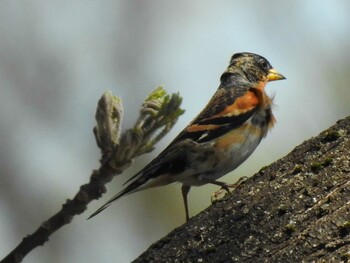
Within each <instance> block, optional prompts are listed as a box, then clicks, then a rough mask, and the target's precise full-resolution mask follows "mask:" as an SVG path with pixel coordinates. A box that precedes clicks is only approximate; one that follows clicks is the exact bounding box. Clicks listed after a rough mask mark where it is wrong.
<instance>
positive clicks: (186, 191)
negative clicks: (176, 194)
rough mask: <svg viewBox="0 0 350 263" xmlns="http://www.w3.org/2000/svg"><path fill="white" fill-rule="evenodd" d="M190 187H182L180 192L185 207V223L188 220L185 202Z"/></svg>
mask: <svg viewBox="0 0 350 263" xmlns="http://www.w3.org/2000/svg"><path fill="white" fill-rule="evenodd" d="M190 189H191V186H189V185H184V184H183V185H182V187H181V191H182V198H183V200H184V205H185V212H186V222H188V220H189V219H190V216H189V213H188V202H187V194H188V192H189V191H190Z"/></svg>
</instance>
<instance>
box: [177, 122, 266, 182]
mask: <svg viewBox="0 0 350 263" xmlns="http://www.w3.org/2000/svg"><path fill="white" fill-rule="evenodd" d="M266 132H267V127H266V129H265V127H264V128H262V127H260V126H256V125H253V124H252V123H251V122H246V123H245V124H243V125H242V126H241V127H240V128H238V129H235V130H233V131H231V132H229V133H227V134H225V135H223V136H222V137H220V138H219V139H218V140H217V141H216V142H215V143H214V144H213V143H211V145H210V147H209V145H208V149H209V148H210V149H211V151H209V150H203V149H201V153H202V155H206V160H204V161H203V162H199V161H197V160H195V158H193V160H192V162H191V163H192V165H191V169H189V170H187V172H188V173H186V175H184V176H181V177H182V178H178V179H179V180H178V181H181V182H182V183H184V184H187V185H192V186H195V185H196V186H199V185H203V184H205V182H203V181H204V180H203V181H202V180H201V178H208V179H210V180H217V179H218V178H220V177H222V176H224V175H225V174H227V173H229V172H231V171H233V170H234V169H236V168H237V167H238V166H239V165H241V164H242V163H243V162H244V161H245V160H246V159H247V158H248V157H249V156H250V155H251V154H252V153H253V152H254V150H255V149H256V147H257V146H258V145H259V143H260V141H261V140H262V138H263V137H264V136H265V134H266ZM206 151H207V152H206ZM181 179H182V180H181Z"/></svg>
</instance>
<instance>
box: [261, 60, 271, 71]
mask: <svg viewBox="0 0 350 263" xmlns="http://www.w3.org/2000/svg"><path fill="white" fill-rule="evenodd" d="M260 65H261V66H262V68H263V69H266V70H267V69H269V67H270V64H269V62H267V61H266V60H265V59H261V60H260Z"/></svg>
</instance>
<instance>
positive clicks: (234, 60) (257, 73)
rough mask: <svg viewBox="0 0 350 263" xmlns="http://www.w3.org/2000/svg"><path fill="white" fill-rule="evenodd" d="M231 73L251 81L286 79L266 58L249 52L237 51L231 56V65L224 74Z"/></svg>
mask: <svg viewBox="0 0 350 263" xmlns="http://www.w3.org/2000/svg"><path fill="white" fill-rule="evenodd" d="M230 73H231V74H238V75H237V76H239V77H241V78H243V79H242V80H244V81H248V82H250V83H257V82H261V81H273V80H281V79H285V77H284V76H283V75H281V74H279V73H278V72H277V71H276V70H274V69H273V67H272V66H271V64H270V63H269V62H268V61H267V59H266V58H264V57H262V56H260V55H257V54H253V53H248V52H244V53H236V54H234V55H233V56H232V57H231V61H230V65H229V66H228V68H227V70H226V72H225V73H224V75H225V74H230ZM224 75H223V76H222V77H224Z"/></svg>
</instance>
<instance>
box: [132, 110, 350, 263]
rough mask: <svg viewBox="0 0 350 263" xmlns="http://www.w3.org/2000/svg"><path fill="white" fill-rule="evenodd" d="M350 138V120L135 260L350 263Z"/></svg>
mask: <svg viewBox="0 0 350 263" xmlns="http://www.w3.org/2000/svg"><path fill="white" fill-rule="evenodd" d="M349 137H350V117H348V118H346V119H343V120H340V121H338V122H337V123H336V124H335V125H334V126H332V127H331V128H329V129H328V130H326V131H324V132H322V133H321V134H320V135H318V136H317V137H315V138H311V139H310V140H308V141H305V142H304V143H302V144H301V145H300V146H298V147H296V148H295V149H294V150H293V151H292V152H291V153H290V154H288V155H287V156H286V157H284V158H282V159H280V160H278V161H276V162H275V163H273V164H271V165H270V166H268V167H264V168H262V169H261V170H260V171H259V172H258V173H257V174H255V175H254V176H252V177H251V178H249V179H248V180H247V181H246V182H244V183H243V184H242V185H240V186H239V187H238V188H237V189H235V190H234V192H233V193H232V194H231V195H229V196H226V197H225V198H223V199H222V200H220V201H218V202H216V203H215V204H213V205H212V206H210V207H209V208H208V209H206V210H205V211H203V212H202V213H200V214H199V215H197V216H195V217H193V218H192V219H191V220H190V221H189V222H188V223H187V224H184V225H183V226H181V227H179V228H177V229H175V230H174V231H172V232H171V233H170V234H169V235H168V236H166V237H164V238H163V239H161V240H159V241H158V242H156V243H155V244H153V245H152V246H151V247H150V248H149V249H148V250H147V251H145V252H144V253H143V254H142V255H141V256H140V257H139V258H137V259H136V260H135V261H134V262H348V260H350V235H349V232H350V140H349ZM286 139H288V138H286Z"/></svg>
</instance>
